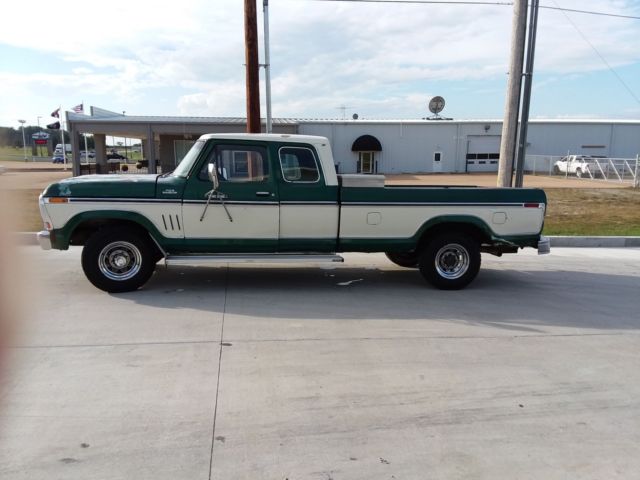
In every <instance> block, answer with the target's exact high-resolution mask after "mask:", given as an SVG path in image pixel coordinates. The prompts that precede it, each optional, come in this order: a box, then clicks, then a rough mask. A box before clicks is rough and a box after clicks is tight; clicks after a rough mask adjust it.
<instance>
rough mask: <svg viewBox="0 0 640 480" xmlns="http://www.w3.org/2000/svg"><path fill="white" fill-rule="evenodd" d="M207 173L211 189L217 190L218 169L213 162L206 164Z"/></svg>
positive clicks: (218, 184)
mask: <svg viewBox="0 0 640 480" xmlns="http://www.w3.org/2000/svg"><path fill="white" fill-rule="evenodd" d="M207 173H208V174H209V180H211V183H212V184H213V191H214V192H217V191H218V187H220V181H219V180H218V169H217V167H216V163H215V162H213V163H210V164H209V165H208V167H207Z"/></svg>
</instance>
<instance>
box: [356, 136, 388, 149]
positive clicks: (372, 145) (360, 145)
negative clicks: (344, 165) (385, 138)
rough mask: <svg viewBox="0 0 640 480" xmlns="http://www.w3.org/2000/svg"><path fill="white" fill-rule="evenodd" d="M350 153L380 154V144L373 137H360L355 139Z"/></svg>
mask: <svg viewBox="0 0 640 480" xmlns="http://www.w3.org/2000/svg"><path fill="white" fill-rule="evenodd" d="M351 151H352V152H381V151H382V144H381V143H380V140H378V139H377V138H376V137H374V136H373V135H362V136H361V137H358V138H356V141H355V142H353V145H352V146H351Z"/></svg>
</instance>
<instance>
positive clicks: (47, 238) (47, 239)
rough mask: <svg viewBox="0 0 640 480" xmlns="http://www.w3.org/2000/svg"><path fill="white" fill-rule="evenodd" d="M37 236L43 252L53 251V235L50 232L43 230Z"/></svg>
mask: <svg viewBox="0 0 640 480" xmlns="http://www.w3.org/2000/svg"><path fill="white" fill-rule="evenodd" d="M36 236H37V237H38V243H39V244H40V248H42V249H43V250H51V234H50V233H49V232H48V231H46V230H42V231H41V232H38V233H37V234H36Z"/></svg>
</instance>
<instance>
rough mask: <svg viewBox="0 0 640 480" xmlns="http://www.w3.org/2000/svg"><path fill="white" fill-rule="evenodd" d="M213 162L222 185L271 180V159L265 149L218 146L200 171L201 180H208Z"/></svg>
mask: <svg viewBox="0 0 640 480" xmlns="http://www.w3.org/2000/svg"><path fill="white" fill-rule="evenodd" d="M213 162H215V163H216V166H217V168H218V178H219V179H220V182H221V183H222V182H233V183H247V182H264V181H267V180H268V179H269V159H268V157H267V150H266V149H265V148H263V147H254V146H247V145H216V147H215V148H214V150H213V152H212V154H211V155H210V156H209V160H208V161H207V162H206V163H205V164H204V166H203V168H202V170H201V171H200V179H201V180H207V168H208V165H209V164H210V163H213Z"/></svg>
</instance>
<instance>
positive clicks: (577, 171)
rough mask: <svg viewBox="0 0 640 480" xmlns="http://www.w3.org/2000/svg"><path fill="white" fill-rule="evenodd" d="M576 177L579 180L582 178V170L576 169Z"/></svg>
mask: <svg viewBox="0 0 640 480" xmlns="http://www.w3.org/2000/svg"><path fill="white" fill-rule="evenodd" d="M576 177H578V178H582V170H581V169H579V168H578V169H576Z"/></svg>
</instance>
